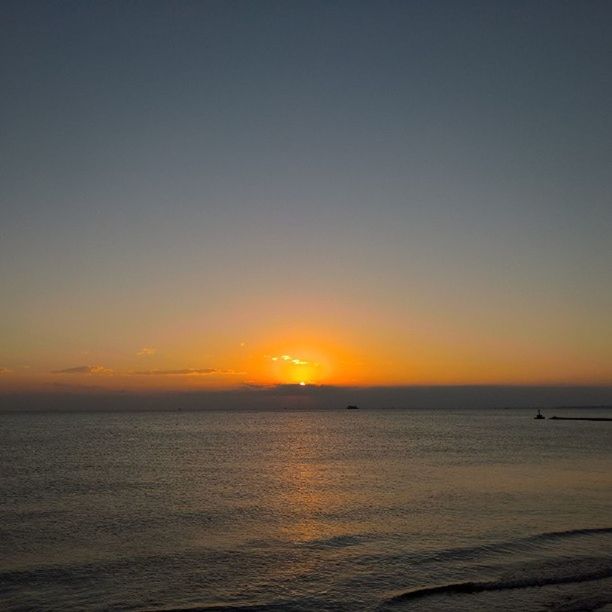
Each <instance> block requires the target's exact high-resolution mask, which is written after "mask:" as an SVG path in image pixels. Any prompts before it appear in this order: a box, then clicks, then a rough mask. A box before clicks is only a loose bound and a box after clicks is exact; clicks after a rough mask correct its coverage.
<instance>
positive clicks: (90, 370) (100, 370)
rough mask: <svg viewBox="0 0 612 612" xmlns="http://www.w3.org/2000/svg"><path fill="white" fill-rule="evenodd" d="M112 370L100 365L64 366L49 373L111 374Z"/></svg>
mask: <svg viewBox="0 0 612 612" xmlns="http://www.w3.org/2000/svg"><path fill="white" fill-rule="evenodd" d="M112 373H113V371H112V370H111V369H109V368H105V367H104V366H101V365H93V366H87V365H84V366H76V367H74V368H65V369H63V370H52V371H51V374H112Z"/></svg>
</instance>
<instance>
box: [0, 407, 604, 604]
mask: <svg viewBox="0 0 612 612" xmlns="http://www.w3.org/2000/svg"><path fill="white" fill-rule="evenodd" d="M545 412H546V415H547V416H550V414H552V412H551V411H545ZM554 413H555V414H557V415H558V416H580V415H587V414H588V416H608V417H612V414H611V413H612V411H610V410H603V409H595V408H593V409H586V408H583V409H573V410H572V409H557V410H555V411H554ZM533 417H534V411H531V410H524V409H497V410H468V409H461V408H459V407H458V408H456V409H445V410H399V409H396V410H391V409H389V410H383V409H380V410H375V409H371V410H365V409H360V410H345V409H339V410H328V411H324V410H284V411H280V410H269V411H266V410H248V409H246V408H245V409H244V410H232V411H229V410H225V411H221V410H219V411H215V410H207V411H192V412H185V411H167V412H147V411H140V412H95V411H92V412H88V411H87V410H83V411H80V412H48V413H12V414H9V413H6V414H0V609H2V610H8V611H17V610H20V611H21V610H62V611H72V610H79V611H82V610H147V611H162V610H163V611H169V610H245V611H246V610H249V611H256V610H261V611H270V610H276V611H288V612H292V611H295V612H298V611H328V610H340V611H341V610H346V611H357V610H372V611H378V610H380V611H402V610H444V611H446V610H448V611H462V610H466V611H468V610H469V611H472V610H502V611H503V610H512V611H513V612H517V611H526V612H529V611H564V612H570V611H578V610H608V611H610V610H612V422H598V421H561V420H558V421H552V420H549V419H546V420H534V418H533Z"/></svg>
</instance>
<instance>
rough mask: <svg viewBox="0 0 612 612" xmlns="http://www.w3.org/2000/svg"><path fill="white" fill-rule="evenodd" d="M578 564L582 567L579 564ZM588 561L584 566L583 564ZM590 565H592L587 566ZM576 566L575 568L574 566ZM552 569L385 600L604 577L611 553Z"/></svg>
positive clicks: (611, 571) (611, 573)
mask: <svg viewBox="0 0 612 612" xmlns="http://www.w3.org/2000/svg"><path fill="white" fill-rule="evenodd" d="M580 565H582V566H583V567H582V568H580ZM585 565H587V567H584V566H585ZM588 565H590V566H591V567H588ZM577 566H578V568H577ZM552 567H553V569H554V573H551V574H548V575H547V574H546V573H545V572H540V573H538V572H537V571H536V572H535V573H533V574H527V575H521V576H518V577H510V578H505V579H504V578H502V579H499V580H491V581H482V582H480V581H466V582H454V583H450V584H443V585H437V586H430V587H421V588H417V589H411V590H409V591H406V592H404V593H400V594H399V595H395V596H393V597H391V598H389V599H388V600H387V601H386V602H385V603H387V604H394V603H400V602H405V601H408V600H414V599H421V598H424V597H430V596H433V595H455V594H474V593H483V592H485V591H504V590H509V589H525V588H530V587H542V586H550V585H562V584H573V583H580V582H589V581H593V580H604V579H606V578H612V557H605V558H594V559H576V560H573V561H570V562H568V567H569V568H570V569H571V570H572V571H569V572H565V573H563V571H562V569H563V566H561V567H560V566H559V564H558V563H557V564H555V565H554V566H552Z"/></svg>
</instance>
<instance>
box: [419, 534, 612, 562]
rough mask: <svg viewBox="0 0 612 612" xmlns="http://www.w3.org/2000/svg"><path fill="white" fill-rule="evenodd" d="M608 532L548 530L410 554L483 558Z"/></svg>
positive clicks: (421, 558) (426, 558)
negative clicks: (484, 542) (529, 534)
mask: <svg viewBox="0 0 612 612" xmlns="http://www.w3.org/2000/svg"><path fill="white" fill-rule="evenodd" d="M607 534H612V527H592V528H591V527H589V528H583V529H569V530H567V531H548V532H544V533H537V534H534V535H531V536H526V537H523V538H517V539H515V540H506V541H502V542H492V543H490V544H480V545H478V546H464V547H458V548H449V549H446V550H439V551H433V552H427V553H417V554H413V555H410V560H412V561H415V562H419V563H425V562H432V561H447V560H466V559H471V558H474V557H479V558H482V557H483V556H485V555H508V554H511V553H515V552H528V551H534V550H536V549H541V546H542V545H546V544H549V543H550V544H556V543H557V542H558V541H559V540H563V539H569V538H575V537H581V536H592V535H607Z"/></svg>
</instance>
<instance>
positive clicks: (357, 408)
mask: <svg viewBox="0 0 612 612" xmlns="http://www.w3.org/2000/svg"><path fill="white" fill-rule="evenodd" d="M346 409H347V410H359V406H354V405H353V404H349V405H348V406H347V407H346Z"/></svg>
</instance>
